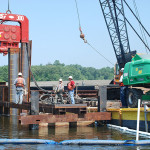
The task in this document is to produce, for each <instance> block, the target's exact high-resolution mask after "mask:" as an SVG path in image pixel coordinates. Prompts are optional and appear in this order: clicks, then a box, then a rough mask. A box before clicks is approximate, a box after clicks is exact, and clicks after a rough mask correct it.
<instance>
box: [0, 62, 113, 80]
mask: <svg viewBox="0 0 150 150" xmlns="http://www.w3.org/2000/svg"><path fill="white" fill-rule="evenodd" d="M31 70H32V73H33V75H34V78H35V80H36V81H57V80H59V78H62V79H63V80H68V77H69V76H70V75H71V76H73V79H74V80H109V79H110V80H111V79H113V76H114V69H113V68H110V67H105V68H101V69H96V68H94V67H82V66H81V65H77V64H75V65H72V64H71V65H65V64H64V63H60V62H59V60H55V62H54V63H53V64H51V63H48V64H46V65H34V66H31ZM31 80H32V78H31ZM0 82H8V66H1V67H0Z"/></svg>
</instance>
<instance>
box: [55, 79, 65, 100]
mask: <svg viewBox="0 0 150 150" xmlns="http://www.w3.org/2000/svg"><path fill="white" fill-rule="evenodd" d="M63 92H64V84H63V81H62V79H59V84H58V86H57V87H56V93H57V96H58V98H59V99H60V100H61V102H63Z"/></svg>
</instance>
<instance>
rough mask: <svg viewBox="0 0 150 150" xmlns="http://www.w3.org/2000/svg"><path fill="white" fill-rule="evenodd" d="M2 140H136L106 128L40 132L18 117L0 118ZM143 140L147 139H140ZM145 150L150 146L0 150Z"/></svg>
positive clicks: (14, 148) (4, 149) (13, 149)
mask: <svg viewBox="0 0 150 150" xmlns="http://www.w3.org/2000/svg"><path fill="white" fill-rule="evenodd" d="M0 138H1V139H48V140H54V141H56V142H60V141H63V140H71V139H99V140H135V135H132V134H127V133H122V132H121V131H118V130H114V129H111V128H108V127H107V126H106V125H104V126H94V127H70V128H69V127H43V126H42V127H39V130H29V128H28V126H22V125H20V123H19V122H18V118H17V116H11V117H6V116H1V117H0ZM140 139H141V140H145V139H146V138H143V137H140ZM9 149H10V150H24V149H25V150H26V149H27V150H48V149H49V150H78V149H80V150H86V149H92V150H108V149H109V150H134V149H135V150H139V149H142V150H145V149H150V147H149V146H137V147H132V146H78V145H73V146H64V145H61V146H60V145H46V144H42V145H29V144H21V145H13V144H5V145H0V150H9Z"/></svg>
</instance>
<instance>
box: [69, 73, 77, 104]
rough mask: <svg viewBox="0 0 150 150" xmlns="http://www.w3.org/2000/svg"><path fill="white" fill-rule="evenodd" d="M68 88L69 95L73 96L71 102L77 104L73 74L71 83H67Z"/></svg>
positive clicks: (70, 78) (70, 79)
mask: <svg viewBox="0 0 150 150" xmlns="http://www.w3.org/2000/svg"><path fill="white" fill-rule="evenodd" d="M67 88H68V91H69V96H70V98H71V104H75V100H74V88H75V82H74V81H73V78H72V76H69V83H68V84H67Z"/></svg>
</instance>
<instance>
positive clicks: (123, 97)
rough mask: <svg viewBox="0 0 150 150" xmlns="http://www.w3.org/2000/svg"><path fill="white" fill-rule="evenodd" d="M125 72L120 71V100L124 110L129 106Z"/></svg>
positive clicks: (122, 69)
mask: <svg viewBox="0 0 150 150" xmlns="http://www.w3.org/2000/svg"><path fill="white" fill-rule="evenodd" d="M123 71H124V68H121V70H120V72H121V77H120V80H119V86H120V100H121V103H122V108H127V107H128V104H127V101H126V91H127V88H128V87H127V86H125V85H124V84H123Z"/></svg>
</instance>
